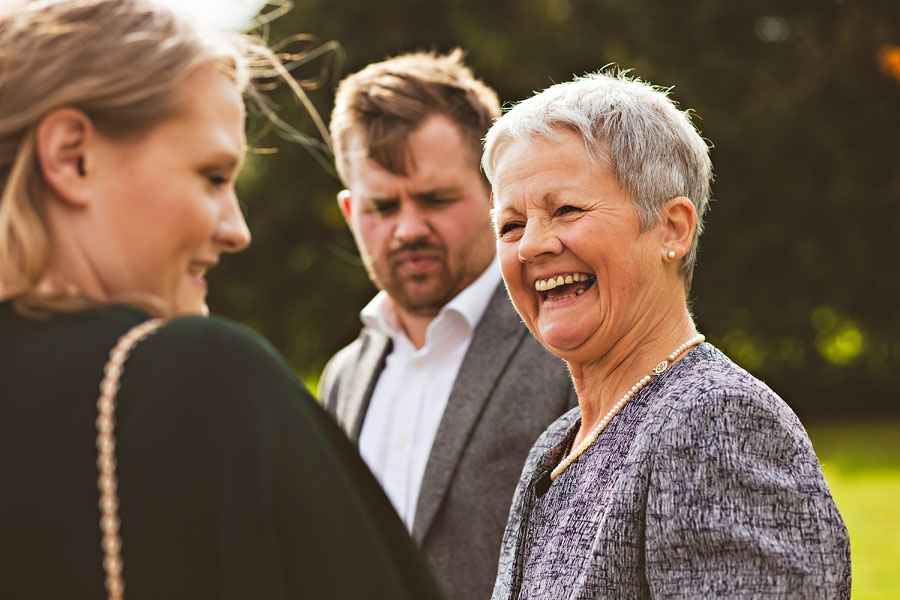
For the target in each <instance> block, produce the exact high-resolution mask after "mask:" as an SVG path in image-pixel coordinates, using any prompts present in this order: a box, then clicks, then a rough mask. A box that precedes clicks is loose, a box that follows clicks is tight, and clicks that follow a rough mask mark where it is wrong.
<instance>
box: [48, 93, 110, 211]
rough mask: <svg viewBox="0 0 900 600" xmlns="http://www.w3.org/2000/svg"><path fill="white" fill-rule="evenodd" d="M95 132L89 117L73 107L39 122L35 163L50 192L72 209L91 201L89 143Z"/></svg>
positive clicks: (49, 115)
mask: <svg viewBox="0 0 900 600" xmlns="http://www.w3.org/2000/svg"><path fill="white" fill-rule="evenodd" d="M95 134H96V130H95V129H94V124H93V123H92V122H91V120H90V118H88V116H87V115H86V114H84V113H83V112H81V111H80V110H77V109H74V108H58V109H56V110H54V111H53V112H51V113H49V114H48V115H47V116H45V117H44V118H43V119H41V122H40V123H38V126H37V131H36V132H35V144H36V147H37V158H38V163H39V164H40V167H41V172H42V173H43V175H44V180H45V181H46V182H47V185H49V186H50V189H51V190H52V191H53V194H54V195H55V196H56V197H57V198H58V199H59V200H61V201H63V202H64V203H66V204H68V205H70V206H71V207H75V208H82V207H84V206H86V205H87V204H88V202H89V200H90V197H91V194H90V193H89V188H90V178H89V177H88V173H89V171H90V169H91V167H92V165H91V161H90V152H89V150H90V145H91V142H92V140H93V138H94V136H95Z"/></svg>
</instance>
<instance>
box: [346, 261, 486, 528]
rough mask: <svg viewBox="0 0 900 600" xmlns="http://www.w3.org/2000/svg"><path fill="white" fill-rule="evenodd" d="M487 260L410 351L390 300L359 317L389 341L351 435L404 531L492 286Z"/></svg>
mask: <svg viewBox="0 0 900 600" xmlns="http://www.w3.org/2000/svg"><path fill="white" fill-rule="evenodd" d="M499 282H500V266H499V263H498V262H497V260H496V259H495V260H494V261H493V262H492V263H491V264H490V266H488V268H487V269H485V271H484V273H482V274H481V275H480V276H479V277H478V279H476V280H475V281H473V282H472V283H471V284H470V285H469V286H468V287H467V288H466V289H464V290H463V291H461V292H460V293H459V294H457V295H456V297H454V298H453V299H452V300H451V301H450V302H448V303H447V304H446V305H444V307H443V308H442V309H441V310H440V312H439V313H438V315H437V316H436V317H435V318H434V320H433V321H432V322H431V323H430V324H429V325H428V328H427V330H426V332H425V345H424V346H422V348H420V349H418V350H417V349H416V347H415V346H414V345H413V343H412V342H411V341H410V340H409V338H408V337H407V336H406V333H405V332H404V331H403V328H402V326H401V325H400V321H399V318H398V316H397V312H396V308H395V305H394V303H393V300H391V298H390V297H389V296H388V295H387V294H386V293H385V292H383V291H382V292H379V293H378V294H377V295H376V296H375V298H373V299H372V301H371V302H369V304H367V305H366V307H365V308H363V310H362V311H361V312H360V319H361V320H362V322H363V324H364V325H366V326H368V327H371V328H373V329H376V330H378V331H381V332H383V333H384V334H386V335H388V336H390V338H391V340H392V341H393V350H392V351H391V353H390V354H389V355H388V357H387V362H386V364H385V367H384V370H383V371H382V372H381V375H380V376H379V378H378V382H377V383H376V384H375V390H374V391H373V393H372V399H371V401H370V402H369V408H368V411H367V412H366V417H365V420H364V421H363V426H362V430H361V431H360V434H359V451H360V454H361V455H362V457H363V459H364V460H365V461H366V464H368V465H369V468H370V469H371V470H372V472H373V473H374V474H375V477H376V478H377V479H378V481H379V483H381V486H382V487H383V488H384V490H385V492H386V493H387V495H388V498H390V499H391V502H392V503H393V504H394V508H395V509H396V510H397V512H398V513H399V514H400V516H401V518H402V519H403V522H404V523H405V524H406V527H407V529H409V530H410V531H412V528H413V521H414V519H415V516H416V504H417V502H418V499H419V489H420V488H421V486H422V477H424V475H425V466H426V464H427V463H428V456H429V455H430V454H431V445H432V444H433V443H434V438H435V435H437V430H438V426H439V425H440V423H441V417H442V416H443V414H444V408H446V406H447V399H448V398H449V397H450V391H451V390H452V389H453V383H454V381H456V374H457V372H458V371H459V367H460V365H462V361H463V357H465V355H466V351H467V350H468V349H469V344H470V343H471V341H472V333H473V332H474V331H475V327H476V325H477V324H478V321H479V320H480V319H481V316H482V315H483V314H484V311H485V309H486V308H487V305H488V303H489V302H490V300H491V296H493V294H494V290H495V289H496V287H497V284H498V283H499Z"/></svg>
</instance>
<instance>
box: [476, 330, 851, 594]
mask: <svg viewBox="0 0 900 600" xmlns="http://www.w3.org/2000/svg"><path fill="white" fill-rule="evenodd" d="M579 419H580V413H579V411H578V410H572V411H570V412H568V413H566V414H565V415H563V416H562V417H560V418H559V420H558V421H557V422H556V423H554V424H553V425H551V426H550V428H548V429H547V431H546V432H545V433H544V434H543V435H542V436H541V437H540V439H539V440H538V441H537V443H536V444H535V446H534V448H533V449H532V451H531V453H530V455H529V457H528V460H527V462H526V464H525V469H524V470H523V472H522V479H521V480H520V482H519V486H518V488H517V490H516V494H515V499H514V500H513V507H512V511H511V512H510V518H509V524H508V525H507V528H506V533H505V534H504V538H503V550H502V552H501V556H500V566H499V572H498V576H497V584H496V587H495V588H494V595H493V600H548V599H550V598H552V599H553V600H599V599H608V600H643V599H647V600H649V599H650V598H654V599H659V598H665V599H686V600H687V599H691V600H692V599H694V598H704V599H706V598H716V599H718V598H728V599H735V598H746V599H759V600H770V599H782V598H791V599H798V600H800V599H802V600H847V599H849V598H850V540H849V538H848V536H847V529H846V527H844V522H843V520H842V519H841V515H840V513H838V510H837V507H836V506H835V504H834V500H832V498H831V494H830V492H829V490H828V485H827V483H826V482H825V478H824V476H823V474H822V469H821V468H820V466H819V461H818V460H817V458H816V455H815V452H813V447H812V444H811V443H810V441H809V437H807V435H806V431H805V430H804V429H803V425H801V424H800V421H799V420H798V419H797V417H796V415H794V413H793V411H791V409H790V408H789V407H788V405H787V404H785V403H784V401H783V400H782V399H781V398H779V397H778V396H777V395H775V393H774V392H772V390H770V389H769V388H768V387H766V386H765V384H763V383H762V382H761V381H759V380H758V379H756V378H754V377H753V376H752V375H750V374H749V373H747V372H746V371H744V370H743V369H741V368H740V367H738V366H737V365H735V364H734V363H733V362H731V361H730V360H729V359H728V358H727V357H726V356H725V355H724V354H722V353H721V352H719V351H718V350H716V349H715V347H713V346H712V345H710V344H701V345H700V346H698V347H696V348H694V349H693V350H692V351H691V352H690V353H688V355H687V356H685V357H684V358H683V359H682V360H681V361H679V362H677V363H675V364H674V365H673V366H672V367H671V368H670V369H668V370H666V371H665V372H663V373H662V375H660V376H659V377H657V378H656V379H654V380H652V381H651V382H650V383H649V384H648V385H647V386H646V387H645V388H643V389H642V390H641V391H640V392H639V393H638V394H636V395H635V396H634V398H633V399H632V400H630V401H629V402H628V403H627V404H626V405H625V406H624V408H622V410H621V411H620V412H619V413H618V414H617V415H616V416H615V417H614V418H613V419H612V420H611V421H610V422H609V425H608V426H607V428H606V429H605V430H604V431H603V432H602V433H601V434H600V436H599V437H598V438H597V439H596V441H594V443H593V444H591V445H590V446H589V447H588V448H587V449H586V450H585V451H584V453H583V454H581V456H579V457H578V458H577V459H576V460H575V461H574V462H573V463H572V464H571V465H569V466H568V467H567V468H566V469H565V470H564V471H563V472H562V473H561V474H560V475H559V477H557V478H556V479H555V480H554V481H553V482H552V483H550V479H549V477H547V475H549V473H550V471H551V470H552V469H553V468H554V467H555V466H556V465H557V464H559V462H560V460H561V459H562V458H563V456H564V455H565V454H566V453H567V451H568V447H569V444H570V442H571V441H572V438H573V437H574V435H575V432H576V431H577V428H578V425H579Z"/></svg>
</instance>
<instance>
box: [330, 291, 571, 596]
mask: <svg viewBox="0 0 900 600" xmlns="http://www.w3.org/2000/svg"><path fill="white" fill-rule="evenodd" d="M390 351H391V342H390V339H389V338H388V337H387V336H385V335H384V334H382V333H380V332H377V331H374V330H372V329H369V328H363V330H362V332H361V333H360V335H359V338H358V339H356V340H355V341H354V342H353V343H351V344H350V345H349V346H347V347H346V348H344V349H342V350H341V351H339V352H338V353H337V354H335V356H334V357H333V358H332V359H331V360H330V361H329V363H328V365H327V366H326V367H325V371H324V373H323V374H322V380H321V384H320V396H321V398H322V402H323V403H324V404H325V408H326V409H327V410H328V411H329V412H330V413H331V414H332V415H334V416H335V418H336V419H337V421H338V423H339V424H340V426H341V427H342V428H343V429H344V430H345V431H346V432H347V434H348V435H349V436H350V438H351V439H352V440H353V441H354V442H356V441H358V439H359V434H360V430H361V429H362V424H363V420H364V419H365V415H366V410H367V408H368V405H369V400H370V399H371V397H372V391H373V390H374V388H375V383H376V382H377V380H378V376H379V374H380V373H381V371H382V369H383V368H384V365H385V360H386V357H387V355H388V354H389V353H390ZM576 403H577V399H576V396H575V391H574V389H573V387H572V383H571V380H570V379H569V373H568V370H567V368H566V365H565V363H563V362H562V361H561V360H560V359H558V358H557V357H555V356H553V355H552V354H550V353H549V352H547V351H546V350H545V349H544V348H543V347H542V346H541V345H540V344H538V343H537V342H536V341H535V339H534V338H533V337H532V336H531V334H530V333H529V332H528V330H527V329H526V328H525V326H524V325H523V324H522V322H521V320H520V319H519V315H518V314H517V313H516V311H515V309H514V308H513V306H512V304H511V303H510V301H509V298H508V296H507V295H506V290H505V288H504V287H503V284H502V283H501V284H500V285H499V286H498V287H497V289H496V291H495V292H494V295H493V297H492V298H491V300H490V303H489V304H488V307H487V309H486V310H485V313H484V315H483V316H482V318H481V321H480V322H479V323H478V325H477V327H476V328H475V332H474V335H473V337H472V343H471V345H470V346H469V350H468V352H467V353H466V356H465V358H463V362H462V365H461V366H460V369H459V373H458V374H457V377H456V381H455V382H454V384H453V389H452V391H451V393H450V398H449V399H448V401H447V407H446V409H445V410H444V416H443V418H442V420H441V423H440V426H439V427H438V432H437V435H436V437H435V440H434V445H433V446H432V449H431V455H430V456H429V458H428V463H427V465H426V467H425V475H424V478H423V480H422V487H421V491H420V493H419V499H418V504H417V506H416V516H415V519H414V523H413V532H412V535H413V538H414V539H415V540H416V542H418V544H419V545H420V547H421V548H422V550H423V552H424V554H425V555H426V556H427V557H428V559H429V561H430V562H431V565H432V567H433V569H434V571H435V574H436V575H437V577H438V580H439V581H440V583H441V584H442V585H443V587H444V590H445V591H446V592H447V595H448V597H449V598H451V599H453V600H472V599H477V598H488V597H490V595H491V589H492V587H493V583H494V578H495V576H496V574H497V561H498V557H499V554H500V540H501V538H502V536H503V528H504V525H505V524H506V520H507V517H508V515H509V507H510V502H511V500H512V496H513V492H514V491H515V488H516V482H517V481H518V479H519V475H520V474H521V472H522V465H523V464H524V462H525V457H526V456H527V455H528V450H529V449H530V448H531V446H532V444H534V442H535V440H536V439H537V438H538V436H539V435H540V434H541V432H543V431H544V429H546V428H547V426H548V425H549V424H550V423H552V422H553V421H555V420H556V418H557V417H559V416H560V415H561V414H563V413H564V412H566V411H567V410H568V409H569V408H571V407H573V406H575V405H576Z"/></svg>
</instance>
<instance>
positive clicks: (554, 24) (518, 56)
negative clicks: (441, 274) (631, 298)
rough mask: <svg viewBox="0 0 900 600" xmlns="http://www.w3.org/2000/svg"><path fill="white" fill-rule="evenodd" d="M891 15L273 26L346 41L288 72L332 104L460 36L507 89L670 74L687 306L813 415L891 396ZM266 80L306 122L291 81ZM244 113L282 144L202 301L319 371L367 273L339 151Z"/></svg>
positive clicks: (668, 13) (725, 8) (735, 0)
mask: <svg viewBox="0 0 900 600" xmlns="http://www.w3.org/2000/svg"><path fill="white" fill-rule="evenodd" d="M898 17H900V3H897V2H891V1H877V0H797V1H795V2H790V3H785V2H776V1H774V0H731V1H729V2H721V1H720V0H684V1H679V2H671V1H669V0H495V1H493V2H484V1H483V0H440V1H438V0H433V1H429V2H421V1H413V0H383V1H381V2H377V3H374V2H362V1H359V0H327V1H326V0H296V6H295V7H294V8H293V10H291V11H290V12H289V13H288V14H287V15H285V16H283V17H281V18H279V19H277V20H276V21H275V22H274V23H273V24H272V25H271V29H270V30H269V31H268V32H267V33H266V35H267V36H268V38H269V39H270V41H271V42H275V41H277V40H280V39H284V38H287V37H288V36H291V35H293V34H295V33H298V32H309V33H313V34H315V35H317V36H318V37H319V39H321V40H324V41H331V40H336V41H338V42H339V44H340V48H339V50H337V51H333V52H327V53H325V54H324V56H323V57H320V58H319V59H318V60H316V61H313V62H312V63H311V64H307V65H304V66H302V67H300V68H298V70H297V71H296V74H297V75H298V77H301V78H302V77H312V76H317V75H319V74H320V72H321V69H322V68H324V69H325V70H326V74H327V76H326V77H325V79H324V81H323V82H322V83H323V85H322V86H321V88H320V89H319V90H317V91H312V92H311V93H310V94H311V98H312V100H313V102H314V103H315V105H316V106H317V108H318V110H319V111H320V113H321V114H322V115H323V117H325V118H326V120H327V117H328V115H329V114H330V111H331V102H332V96H333V89H334V86H335V85H336V83H337V81H338V80H339V79H340V78H341V77H343V76H344V75H347V74H349V73H351V72H354V71H356V70H358V69H360V68H362V67H363V66H364V65H366V64H368V63H369V62H372V61H376V60H380V59H382V58H384V57H386V56H390V55H394V54H398V53H401V52H405V51H411V50H417V49H435V50H439V51H447V50H450V49H451V48H454V47H456V46H460V47H462V48H463V49H465V50H466V51H467V53H468V58H467V62H468V63H469V64H470V65H471V66H472V67H473V68H474V70H475V71H476V74H478V75H479V76H480V77H482V78H483V79H484V80H485V81H486V82H487V83H488V84H490V85H492V86H493V87H495V89H497V91H498V93H499V95H500V97H501V100H502V101H504V102H512V101H516V100H520V99H523V98H525V97H527V96H529V95H531V93H532V92H533V91H534V90H539V89H542V88H544V87H546V86H548V85H550V84H552V83H554V82H560V81H566V80H569V79H571V77H572V76H573V75H579V74H583V73H585V72H589V71H594V70H597V69H599V68H601V67H603V66H604V65H608V64H610V63H616V64H618V65H619V66H620V67H622V68H629V69H633V74H635V75H637V76H639V77H641V78H642V79H645V80H648V81H651V82H653V83H655V84H658V85H661V86H664V87H669V86H672V87H673V90H672V96H673V97H674V98H675V99H676V100H677V101H678V102H679V103H680V105H681V106H682V107H683V108H691V109H693V110H695V111H696V113H697V115H699V117H700V118H699V120H697V123H698V126H699V127H700V129H701V130H702V134H703V136H704V137H705V138H707V139H709V140H710V141H711V143H712V144H713V149H712V158H713V164H714V166H715V170H716V183H715V184H714V187H713V196H714V198H715V202H714V203H713V205H712V210H711V212H710V214H709V217H708V220H707V224H708V229H707V232H706V233H705V234H704V236H703V238H702V243H701V254H700V263H699V265H698V268H697V272H696V276H695V282H694V288H693V292H692V296H693V307H694V313H695V316H696V319H697V321H698V325H699V327H700V329H701V331H703V332H704V333H706V334H707V336H708V337H709V338H710V339H711V341H713V342H714V343H716V344H718V345H719V346H720V347H721V348H722V349H723V350H724V351H726V352H727V353H729V354H730V355H731V356H732V357H733V358H734V359H735V360H737V361H738V362H739V363H741V364H742V365H744V366H745V367H746V368H748V369H749V370H751V371H752V372H754V373H755V374H757V375H758V376H760V377H762V378H763V379H765V380H766V381H767V382H768V383H770V385H771V386H772V387H773V388H774V389H776V391H778V392H779V393H780V394H781V395H782V396H783V397H784V398H785V399H786V400H787V401H788V402H789V403H790V404H791V405H792V406H793V407H794V408H795V410H797V412H798V413H800V414H801V416H802V417H812V418H815V417H826V416H835V415H838V414H843V413H847V412H848V411H853V413H855V414H862V413H883V412H888V411H891V412H895V413H896V412H898V411H900V409H898V408H897V404H896V403H894V402H893V397H894V396H895V392H894V390H896V389H897V387H898V384H900V375H898V373H900V369H898V367H900V309H898V296H900V274H898V268H897V264H896V263H897V258H898V256H900V253H898V250H897V245H898V242H900V209H898V203H900V151H898V141H900V135H898V134H900V74H898V73H895V72H892V71H891V68H892V66H891V65H894V66H895V67H896V65H897V63H898V61H897V60H896V56H895V55H890V56H893V58H891V59H890V60H888V59H886V58H884V57H885V56H889V55H887V54H885V52H886V51H887V50H888V49H890V48H893V47H895V46H896V45H897V44H900V18H898ZM304 44H306V42H302V41H298V42H295V44H293V45H292V46H291V48H292V49H295V48H294V46H297V47H300V48H301V49H302V48H303V47H307V46H304ZM879 57H881V60H880V59H879ZM892 60H893V62H891V61H892ZM268 96H269V97H270V98H271V99H272V100H273V101H274V102H275V103H276V104H277V105H278V107H279V109H278V110H279V113H278V114H279V117H280V118H281V119H283V120H284V121H285V122H288V123H290V124H291V125H292V126H293V127H295V128H297V129H298V130H300V131H302V132H304V133H306V134H308V135H310V136H313V137H315V136H316V133H315V129H314V127H313V126H312V123H311V121H310V119H309V117H308V116H307V115H306V113H305V111H304V110H303V108H302V107H301V106H300V104H299V103H298V102H297V101H296V100H295V99H293V98H292V96H291V94H290V93H289V90H287V89H286V86H281V87H280V88H278V89H276V90H274V91H272V92H268ZM250 126H251V127H250V129H251V132H250V142H251V144H253V145H254V146H256V147H257V148H260V149H262V150H263V152H266V149H270V148H275V147H277V148H278V151H277V153H275V154H271V155H268V154H265V153H263V154H256V155H251V156H250V157H249V160H248V164H247V168H245V169H244V172H243V174H242V177H241V180H240V182H239V192H240V194H241V197H242V200H243V202H244V204H245V208H246V212H247V218H248V221H249V223H250V226H251V229H252V231H253V233H254V237H255V241H254V243H253V245H252V246H251V248H250V249H249V250H248V251H246V252H244V253H243V254H241V255H238V256H235V257H232V258H229V259H228V260H226V261H225V264H224V265H223V266H222V267H221V268H219V269H218V270H217V272H216V273H215V274H214V282H213V286H212V290H213V291H212V294H211V298H210V301H211V305H212V307H213V310H214V311H216V312H218V313H219V314H224V315H227V316H230V317H232V318H235V319H237V320H239V321H242V322H244V323H246V324H248V325H249V326H251V327H253V328H255V329H257V330H258V331H259V332H261V333H262V334H263V335H265V336H266V337H268V338H269V339H270V340H272V342H273V343H274V344H275V345H276V346H277V347H278V348H279V349H280V350H282V351H283V352H284V353H285V354H286V355H287V357H288V359H289V360H290V362H291V363H292V364H293V365H294V366H295V368H296V369H297V370H298V372H300V373H301V374H304V375H306V374H315V373H317V372H318V370H319V369H320V368H321V367H322V365H323V364H324V362H325V361H326V360H327V359H328V357H329V356H330V355H331V354H332V353H333V352H334V351H335V350H337V349H338V348H340V347H341V346H343V345H344V344H346V343H347V342H349V341H350V340H352V339H353V338H354V337H355V336H356V334H357V332H358V330H359V327H360V325H359V320H358V318H357V312H358V311H359V309H360V308H361V307H362V306H363V305H364V304H365V302H367V301H368V300H369V298H371V296H372V294H373V293H374V289H373V287H372V286H371V284H370V283H369V282H368V280H367V278H366V275H365V271H364V270H363V268H362V266H361V264H360V261H359V258H358V256H357V254H356V251H355V246H354V244H353V240H352V238H351V236H350V234H349V232H348V231H347V230H346V226H345V224H344V222H343V219H342V217H341V215H340V212H339V210H338V208H337V204H336V202H335V195H336V193H337V192H338V191H339V190H340V189H341V185H340V182H339V181H338V179H337V178H336V176H335V175H334V172H333V170H328V169H326V168H324V167H323V166H322V164H321V161H317V160H316V159H315V158H314V154H315V152H311V151H310V150H309V149H308V148H306V147H304V146H302V145H299V144H291V143H286V142H284V141H283V140H281V139H279V137H278V135H277V132H276V131H274V130H273V129H272V128H271V127H270V126H268V125H267V123H266V121H265V119H262V118H260V117H258V116H254V117H252V118H251V123H250Z"/></svg>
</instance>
